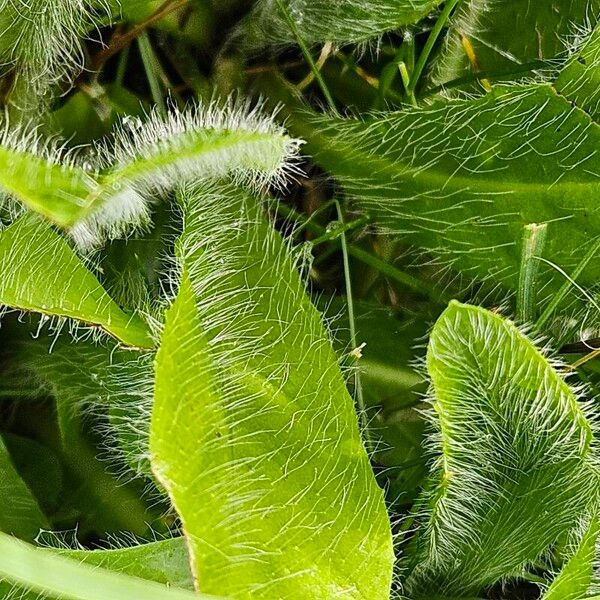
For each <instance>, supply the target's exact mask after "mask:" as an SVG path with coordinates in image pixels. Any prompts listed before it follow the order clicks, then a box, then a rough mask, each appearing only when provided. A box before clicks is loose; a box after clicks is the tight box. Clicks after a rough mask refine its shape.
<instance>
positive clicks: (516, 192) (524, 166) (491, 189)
mask: <svg viewBox="0 0 600 600" xmlns="http://www.w3.org/2000/svg"><path fill="white" fill-rule="evenodd" d="M289 124H290V126H291V127H292V129H293V130H295V131H296V132H297V133H300V134H301V135H303V136H304V137H305V138H306V139H307V140H308V142H309V143H308V152H309V153H310V154H312V155H313V156H314V157H315V158H316V160H317V162H319V163H320V164H321V165H322V166H323V167H325V168H326V169H328V170H329V171H330V173H332V174H333V175H334V176H336V177H337V178H338V179H339V180H340V182H341V183H342V184H343V185H344V187H345V189H346V191H347V192H349V194H350V195H351V196H353V197H355V198H356V199H357V200H358V204H359V206H361V207H363V208H364V209H365V210H367V211H368V212H369V213H371V215H372V217H373V218H374V221H375V222H377V223H379V224H380V225H381V226H383V228H384V229H386V230H391V231H393V232H396V233H398V234H401V235H402V236H403V238H404V239H405V240H406V241H407V242H409V243H410V242H412V243H413V244H414V245H415V246H417V247H420V248H422V249H425V250H427V251H428V253H430V254H433V255H434V257H435V258H436V259H437V260H438V262H439V263H440V264H442V265H444V266H448V267H452V268H453V269H455V270H458V271H461V272H463V273H467V274H469V275H473V276H478V277H480V278H482V277H483V278H489V279H490V280H493V283H494V285H502V286H504V287H505V288H509V289H513V290H514V289H516V288H517V284H518V272H519V261H520V240H521V238H522V231H523V227H524V226H525V225H527V224H530V223H538V224H542V223H544V222H546V223H548V229H547V241H546V245H545V248H544V258H545V259H547V260H549V261H551V262H553V263H556V264H558V265H559V266H560V267H562V268H563V269H564V270H566V271H567V272H570V271H571V270H572V269H574V268H575V267H576V265H577V264H578V262H579V259H580V256H581V254H580V253H581V248H585V247H587V245H589V244H590V243H592V240H594V238H595V237H596V236H598V235H600V215H599V214H598V212H597V211H596V210H595V207H596V197H597V195H598V193H599V192H600V179H599V177H598V174H599V173H600V154H598V152H597V148H598V144H599V143H600V128H599V126H598V125H597V124H596V123H594V122H593V121H592V120H591V119H590V117H589V116H588V115H587V114H586V113H584V112H582V111H579V110H573V107H572V106H571V104H570V102H569V101H568V100H567V99H566V98H564V97H562V96H560V95H558V94H557V93H556V91H555V90H554V89H553V88H552V87H551V86H549V85H533V86H515V87H512V86H511V87H498V88H497V89H495V90H494V92H492V93H490V94H488V95H487V96H485V97H482V98H478V99H476V100H457V101H452V102H445V103H441V102H438V103H435V104H434V105H432V106H431V107H428V108H423V109H406V110H401V111H398V112H392V113H386V114H382V115H378V116H373V117H370V118H367V119H365V120H358V119H325V118H321V117H315V118H314V120H311V119H310V118H308V117H306V118H305V119H304V120H302V119H301V118H300V117H299V116H298V115H296V116H295V117H294V118H292V119H290V121H289ZM551 274H553V271H552V269H551V268H550V267H548V266H547V265H543V266H542V268H541V269H540V282H541V283H542V284H544V283H547V281H548V278H549V277H551ZM598 276H600V268H599V264H598V263H595V264H590V265H589V266H588V268H587V269H586V270H585V271H584V272H583V273H582V275H581V278H580V279H579V281H580V282H581V283H583V284H589V283H593V282H596V281H597V279H598ZM547 293H548V290H542V293H541V294H540V295H538V298H539V299H540V300H542V299H543V298H544V294H547Z"/></svg>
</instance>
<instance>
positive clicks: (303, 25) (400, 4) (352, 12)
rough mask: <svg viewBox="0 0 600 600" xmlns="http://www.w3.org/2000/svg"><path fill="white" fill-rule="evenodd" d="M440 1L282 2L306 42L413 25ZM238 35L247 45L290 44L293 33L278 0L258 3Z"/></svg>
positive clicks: (364, 36) (365, 36)
mask: <svg viewBox="0 0 600 600" xmlns="http://www.w3.org/2000/svg"><path fill="white" fill-rule="evenodd" d="M440 2H441V0H383V1H382V0H380V1H378V2H377V1H375V2H374V1H373V0H333V1H332V0H283V1H282V2H281V5H282V6H283V7H284V9H285V11H287V12H288V13H289V16H290V17H291V18H292V19H293V21H294V24H295V26H296V28H297V30H298V33H299V34H300V36H301V37H302V39H303V40H304V41H305V42H307V43H317V42H327V41H334V42H342V43H348V42H362V41H366V40H369V39H371V38H376V37H378V36H380V35H381V34H382V33H385V32H386V31H390V30H392V29H398V28H399V27H401V26H403V25H409V24H412V23H416V22H417V21H419V20H420V19H422V18H423V17H425V16H426V15H427V14H428V13H430V12H431V11H432V10H433V9H434V8H435V7H436V6H437V5H438V4H440ZM242 35H244V38H245V39H244V42H245V43H246V44H248V45H250V46H254V47H263V46H267V45H269V44H285V43H294V42H295V38H294V33H293V32H292V31H290V27H289V25H288V23H287V22H286V18H285V16H284V14H283V13H282V12H281V9H280V5H279V2H278V0H260V2H258V3H257V6H256V8H255V9H254V11H253V12H252V13H251V14H250V16H249V17H248V19H247V20H246V22H245V24H244V27H243V30H242Z"/></svg>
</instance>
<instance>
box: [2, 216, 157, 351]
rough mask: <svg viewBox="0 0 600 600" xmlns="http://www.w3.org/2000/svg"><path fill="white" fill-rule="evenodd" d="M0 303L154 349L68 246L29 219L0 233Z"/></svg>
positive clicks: (139, 324) (138, 323) (138, 322)
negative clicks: (78, 323) (87, 326)
mask: <svg viewBox="0 0 600 600" xmlns="http://www.w3.org/2000/svg"><path fill="white" fill-rule="evenodd" d="M0 304H3V305H5V306H8V307H10V308H14V309H19V310H24V311H33V312H39V313H42V314H44V315H48V316H56V317H69V318H72V319H75V320H77V321H81V322H82V323H84V324H90V325H95V326H98V327H101V328H102V329H104V330H105V331H106V332H107V333H109V334H110V335H112V336H114V337H115V338H117V339H118V340H120V341H121V342H123V343H124V344H126V345H129V346H134V347H138V348H151V347H153V340H152V337H151V335H150V332H149V330H148V326H147V325H146V323H145V322H144V321H143V320H142V319H141V318H140V317H139V316H137V315H128V314H125V313H124V312H123V311H122V310H121V309H120V308H119V307H118V306H117V304H115V302H114V301H113V300H112V299H111V298H110V297H109V296H108V294H107V293H106V292H105V290H104V289H103V288H102V286H101V285H100V283H99V282H98V280H97V279H96V277H95V276H94V275H93V274H92V273H91V271H89V270H88V269H87V267H86V266H85V265H84V264H83V263H82V262H81V260H80V259H79V258H78V257H77V255H76V254H75V253H74V252H73V250H71V248H70V247H69V245H68V243H67V242H66V241H65V240H64V239H63V238H62V237H61V236H60V235H58V234H57V233H55V232H54V231H53V230H52V229H51V228H50V227H49V226H48V225H46V224H44V223H42V222H41V221H40V220H39V219H38V218H37V217H35V216H33V215H25V216H24V217H21V218H20V219H19V220H18V221H16V222H15V223H13V224H12V225H11V226H10V227H7V228H6V229H5V230H3V231H1V232H0Z"/></svg>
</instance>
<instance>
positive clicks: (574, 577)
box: [542, 518, 600, 600]
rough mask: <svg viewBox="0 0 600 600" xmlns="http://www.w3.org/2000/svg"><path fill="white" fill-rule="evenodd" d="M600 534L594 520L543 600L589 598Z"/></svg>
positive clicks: (580, 599) (581, 599)
mask: <svg viewBox="0 0 600 600" xmlns="http://www.w3.org/2000/svg"><path fill="white" fill-rule="evenodd" d="M599 533H600V527H599V525H598V520H597V519H596V518H594V519H592V522H591V523H590V525H589V527H588V529H587V531H586V532H585V533H584V535H583V537H582V538H581V540H580V542H579V545H578V547H577V548H576V550H575V552H574V553H573V556H571V558H570V559H569V560H568V562H567V563H566V565H565V566H564V567H563V568H562V570H561V571H560V573H559V574H558V575H557V576H556V578H555V579H554V581H553V582H552V584H551V585H550V587H549V588H548V589H547V590H546V593H545V594H544V595H543V597H542V600H584V599H585V598H587V596H588V590H589V587H590V585H591V583H592V571H593V563H594V560H595V558H596V543H597V542H598V534H599Z"/></svg>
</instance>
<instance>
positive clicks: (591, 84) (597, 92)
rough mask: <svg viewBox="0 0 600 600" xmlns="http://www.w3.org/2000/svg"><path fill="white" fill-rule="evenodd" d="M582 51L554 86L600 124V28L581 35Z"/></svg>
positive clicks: (570, 62) (572, 60) (571, 60)
mask: <svg viewBox="0 0 600 600" xmlns="http://www.w3.org/2000/svg"><path fill="white" fill-rule="evenodd" d="M579 44H580V48H579V50H578V51H577V52H575V53H574V55H573V56H572V57H571V59H570V60H569V62H568V63H567V64H566V66H565V68H564V69H563V70H562V71H561V73H560V74H559V76H558V78H557V80H556V81H555V83H554V87H555V88H556V90H557V91H558V92H559V93H560V94H562V95H563V96H566V97H567V98H569V100H571V101H572V102H575V104H577V106H578V107H579V108H581V109H582V110H584V111H586V112H587V113H588V114H589V115H590V116H591V117H592V119H594V121H596V123H598V122H600V26H596V27H595V28H594V29H593V30H591V31H589V32H588V35H585V33H581V40H580V42H579Z"/></svg>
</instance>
